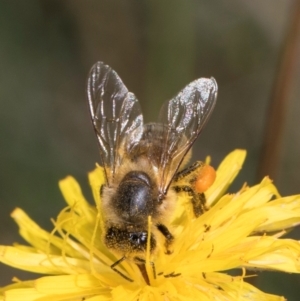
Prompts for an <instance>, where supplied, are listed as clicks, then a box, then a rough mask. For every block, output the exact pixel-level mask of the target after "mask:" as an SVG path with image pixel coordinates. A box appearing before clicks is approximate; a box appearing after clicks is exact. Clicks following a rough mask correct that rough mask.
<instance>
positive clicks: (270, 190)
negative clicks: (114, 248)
mask: <svg viewBox="0 0 300 301" xmlns="http://www.w3.org/2000/svg"><path fill="white" fill-rule="evenodd" d="M245 156H246V153H245V151H242V150H236V151H234V152H232V153H230V154H229V155H228V156H227V157H226V158H225V159H224V161H223V162H222V163H221V165H220V166H219V168H218V169H217V178H216V181H215V183H214V184H213V185H212V186H211V187H210V188H209V190H208V191H207V192H206V193H205V194H206V198H207V204H208V206H209V207H210V209H209V210H208V211H207V212H205V213H204V214H203V215H201V216H200V217H199V218H193V215H192V208H191V205H190V203H189V197H188V196H187V195H185V194H181V195H180V196H179V200H178V206H177V207H176V210H175V213H174V215H173V216H172V225H171V227H172V233H173V234H174V236H175V240H174V244H173V245H172V248H173V253H172V254H168V255H167V254H165V252H164V250H163V248H161V249H159V250H158V252H157V253H156V254H155V255H153V256H152V257H151V258H150V253H149V252H148V253H147V262H146V269H147V274H148V276H149V279H150V285H147V284H146V282H145V280H144V278H143V277H142V275H141V272H140V270H139V269H138V267H137V265H135V264H134V263H131V262H129V261H123V262H122V263H121V264H120V265H118V269H119V270H120V271H122V273H123V274H124V275H126V276H128V277H129V278H131V279H132V280H133V282H129V281H128V280H126V279H124V278H123V277H121V276H120V275H119V274H117V273H116V272H115V271H113V270H112V269H111V268H110V266H111V265H112V264H113V263H114V262H116V261H117V260H118V259H119V258H118V257H116V256H115V255H114V254H113V253H111V252H110V251H109V250H108V249H107V248H106V247H105V245H104V244H103V242H102V239H101V236H102V233H101V232H102V223H101V221H102V216H101V215H102V212H101V211H100V210H98V209H99V208H100V202H101V200H100V196H99V190H100V187H101V185H102V184H103V183H104V176H103V171H102V169H101V168H100V167H98V168H96V169H95V170H94V171H93V172H91V173H90V174H89V181H90V184H91V187H92V191H93V195H94V199H95V202H96V206H92V205H90V204H89V203H88V202H87V201H86V199H85V198H84V196H83V195H82V192H81V190H80V187H79V185H78V184H77V182H76V181H75V179H73V178H72V177H67V178H66V179H64V180H62V181H61V182H60V183H59V185H60V189H61V191H62V193H63V195H64V198H65V200H66V202H67V203H68V207H67V208H65V209H64V210H62V211H61V212H60V214H59V215H58V217H57V219H56V220H55V221H53V223H54V225H55V227H54V230H53V231H52V233H49V232H47V231H45V230H43V229H41V228H40V227H39V226H38V225H37V224H36V223H35V222H34V221H32V220H31V219H30V218H29V217H28V216H27V215H26V214H25V212H23V211H22V210H21V209H16V210H15V211H14V212H13V213H12V217H13V218H14V220H15V221H16V222H17V224H18V225H19V228H20V234H21V235H22V237H23V238H24V239H25V240H26V241H27V242H28V243H29V244H30V246H24V245H14V246H0V261H1V262H3V263H5V264H7V265H10V266H12V267H15V268H18V269H23V270H27V271H32V272H35V273H41V274H44V275H45V276H43V277H40V278H37V279H34V280H31V281H20V280H17V279H14V283H13V284H11V285H8V286H6V287H4V288H2V289H0V300H5V301H29V300H30V301H31V300H39V301H48V300H49V301H55V300H64V301H67V300H68V301H71V300H72V301H75V300H77V301H82V300H86V301H87V300H89V301H102V300H103V301H104V300H128V301H130V300H139V301H144V300H158V301H159V300H182V301H188V300H190V301H191V300H202V301H203V300H220V301H221V300H248V301H249V300H251V301H253V300H260V301H261V300H267V301H269V300H270V301H273V300H284V298H282V297H279V296H275V295H270V294H266V293H264V292H262V291H260V290H258V289H257V288H255V287H254V286H252V285H250V284H248V283H247V282H245V277H248V276H249V275H251V272H248V273H249V275H246V270H250V271H251V270H254V269H268V270H277V271H284V272H289V273H299V272H300V243H299V242H298V241H295V240H292V239H282V238H280V237H281V236H282V235H284V234H285V230H284V229H289V228H291V227H294V226H296V225H298V224H299V223H300V195H296V196H289V197H281V196H280V195H279V193H278V191H277V190H276V187H275V186H274V185H273V184H272V182H271V180H270V179H269V178H267V177H266V178H264V179H263V180H262V182H261V183H260V184H258V185H255V186H253V187H248V186H246V185H244V186H243V187H242V189H241V190H240V191H238V192H237V193H235V194H225V192H226V190H227V188H228V187H229V185H230V184H231V182H232V181H233V180H234V178H235V176H236V175H237V174H238V172H239V170H240V168H241V166H242V164H243V161H244V159H245ZM150 224H151V219H150V218H149V227H150ZM150 261H152V262H154V264H155V269H156V279H155V278H154V273H153V268H152V266H151V264H150ZM236 268H239V269H240V270H241V273H240V276H230V275H229V274H227V273H226V271H227V270H231V269H236ZM253 274H254V272H252V275H253Z"/></svg>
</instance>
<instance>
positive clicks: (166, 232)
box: [156, 224, 174, 254]
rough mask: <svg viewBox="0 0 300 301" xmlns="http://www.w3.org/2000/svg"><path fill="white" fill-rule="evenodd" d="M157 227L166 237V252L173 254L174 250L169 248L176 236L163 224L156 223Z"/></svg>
mask: <svg viewBox="0 0 300 301" xmlns="http://www.w3.org/2000/svg"><path fill="white" fill-rule="evenodd" d="M156 227H157V229H158V230H159V231H160V232H161V233H162V235H163V236H164V237H165V238H166V242H165V247H166V250H167V251H166V254H171V253H172V252H171V251H170V250H169V247H170V245H171V244H172V242H173V240H174V236H173V235H172V234H171V233H170V231H169V229H168V228H167V227H166V226H165V225H163V224H158V225H156Z"/></svg>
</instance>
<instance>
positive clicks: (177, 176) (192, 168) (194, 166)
mask: <svg viewBox="0 0 300 301" xmlns="http://www.w3.org/2000/svg"><path fill="white" fill-rule="evenodd" d="M203 165H204V163H203V162H201V161H196V162H195V163H193V164H192V165H191V166H189V167H187V168H185V169H183V170H181V171H179V172H177V173H176V174H175V176H174V179H173V181H175V182H177V181H179V180H180V179H182V178H185V177H186V176H188V175H190V174H191V173H193V172H194V171H196V170H197V169H198V168H199V167H201V166H203Z"/></svg>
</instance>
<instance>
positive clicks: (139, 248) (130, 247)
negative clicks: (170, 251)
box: [104, 226, 156, 254]
mask: <svg viewBox="0 0 300 301" xmlns="http://www.w3.org/2000/svg"><path fill="white" fill-rule="evenodd" d="M104 241H105V244H106V245H107V247H108V248H111V249H115V250H117V251H122V252H123V253H124V254H126V253H131V252H134V253H144V252H146V250H147V241H148V231H143V230H140V229H128V228H119V227H116V226H112V227H109V228H108V229H107V231H106V234H105V238H104ZM155 247H156V240H155V238H154V236H153V235H151V237H150V252H151V251H153V250H154V249H155Z"/></svg>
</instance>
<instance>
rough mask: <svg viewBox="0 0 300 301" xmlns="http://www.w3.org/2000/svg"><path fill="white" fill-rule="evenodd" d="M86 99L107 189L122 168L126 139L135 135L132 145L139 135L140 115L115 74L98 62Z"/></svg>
mask: <svg viewBox="0 0 300 301" xmlns="http://www.w3.org/2000/svg"><path fill="white" fill-rule="evenodd" d="M87 96H88V102H89V108H90V114H91V118H92V123H93V126H94V129H95V133H96V135H97V138H98V142H99V146H100V155H101V159H102V164H103V167H104V169H105V173H106V178H107V181H108V185H110V182H111V181H112V179H113V177H114V175H115V173H116V172H117V169H118V167H119V166H120V164H121V160H122V149H124V143H125V138H126V137H127V136H128V135H130V134H131V133H132V132H133V131H134V132H135V135H134V137H131V141H132V143H133V142H134V140H136V141H138V140H139V139H140V137H141V135H142V132H143V115H142V113H141V109H140V105H139V103H138V100H137V99H136V97H135V95H134V94H133V93H131V92H129V91H128V90H127V88H126V86H125V85H124V84H123V82H122V80H121V78H120V77H119V76H118V74H117V73H116V72H115V71H114V70H112V69H111V68H110V67H109V66H107V65H105V64H104V63H102V62H97V63H96V64H95V65H94V66H93V67H92V69H91V71H90V74H89V77H88V82H87Z"/></svg>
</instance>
